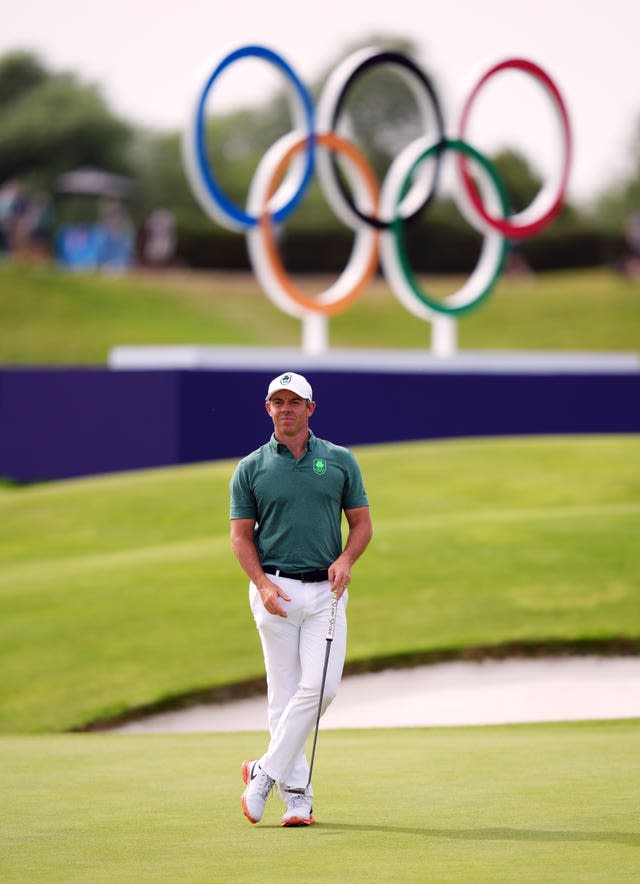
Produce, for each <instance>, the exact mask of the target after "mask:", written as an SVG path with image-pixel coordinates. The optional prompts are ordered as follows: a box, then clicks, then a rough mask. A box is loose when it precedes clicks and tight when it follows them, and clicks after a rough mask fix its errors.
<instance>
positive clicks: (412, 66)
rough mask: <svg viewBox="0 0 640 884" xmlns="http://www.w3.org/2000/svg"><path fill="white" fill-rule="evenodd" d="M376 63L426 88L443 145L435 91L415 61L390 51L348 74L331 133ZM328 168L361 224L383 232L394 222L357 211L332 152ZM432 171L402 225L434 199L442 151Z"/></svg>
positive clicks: (441, 126)
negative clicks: (348, 98)
mask: <svg viewBox="0 0 640 884" xmlns="http://www.w3.org/2000/svg"><path fill="white" fill-rule="evenodd" d="M379 64H395V65H398V66H399V67H403V68H406V69H407V70H409V71H411V73H412V74H414V75H415V76H416V77H417V78H418V79H419V80H420V81H421V83H422V84H423V86H424V87H425V89H426V90H427V92H428V94H429V97H430V98H431V102H432V104H433V109H434V111H435V117H436V127H437V129H438V137H437V141H438V142H443V141H444V139H445V131H444V116H443V113H442V108H441V107H440V101H439V99H438V95H437V93H436V90H435V88H434V86H433V84H432V82H431V80H430V79H429V77H427V75H426V74H425V72H424V71H423V70H422V68H420V67H419V66H418V65H417V64H416V63H415V62H414V61H412V60H411V59H410V58H408V57H407V56H406V55H403V54H402V53H401V52H394V51H392V50H382V51H381V52H376V53H375V55H370V56H369V57H368V58H365V60H364V61H363V62H361V64H359V65H358V66H357V67H356V68H354V70H353V71H352V72H351V74H350V76H349V78H348V80H347V81H346V83H345V84H344V86H343V87H342V91H341V92H340V95H339V96H338V100H337V101H336V104H335V108H334V111H333V117H332V119H331V130H332V131H333V132H335V131H336V124H337V122H338V117H339V116H340V111H341V110H342V107H343V105H344V101H345V96H346V94H347V90H348V89H349V88H350V87H351V86H352V85H353V83H354V81H355V80H356V79H357V77H359V76H360V75H361V74H363V73H364V72H365V71H366V70H367V69H368V68H371V67H375V66H376V65H379ZM330 161H331V166H332V169H333V173H334V175H335V177H336V181H337V182H338V187H339V188H340V192H341V194H342V196H343V198H344V200H345V202H346V203H347V205H348V206H349V208H350V209H351V211H352V212H355V214H356V215H357V216H358V218H360V220H361V221H365V222H366V223H367V224H369V225H370V226H371V227H376V228H377V229H378V230H386V229H387V228H389V227H390V226H391V224H392V223H393V222H392V221H382V220H381V219H380V218H376V217H375V216H373V215H367V214H366V213H365V212H361V211H360V209H359V208H358V207H357V206H356V204H355V203H354V201H353V199H352V197H351V194H350V193H349V191H348V189H347V188H346V187H345V185H344V182H343V181H342V177H341V176H340V174H339V167H338V160H337V159H336V156H335V154H334V153H333V151H332V152H331V156H330ZM435 164H436V166H435V171H434V173H433V182H432V185H431V190H430V191H429V193H428V194H427V197H426V199H425V201H424V202H423V204H422V205H421V206H419V207H418V208H417V209H416V210H415V212H414V213H413V214H412V215H409V216H408V217H407V218H403V219H402V220H403V221H404V222H411V221H413V220H414V219H415V218H417V217H418V215H420V213H421V212H422V211H423V210H424V209H425V208H426V207H427V206H428V205H429V203H430V202H431V201H432V200H433V198H434V196H435V195H436V191H437V190H438V179H439V177H440V169H441V166H442V152H441V151H439V152H438V156H437V157H436V159H435Z"/></svg>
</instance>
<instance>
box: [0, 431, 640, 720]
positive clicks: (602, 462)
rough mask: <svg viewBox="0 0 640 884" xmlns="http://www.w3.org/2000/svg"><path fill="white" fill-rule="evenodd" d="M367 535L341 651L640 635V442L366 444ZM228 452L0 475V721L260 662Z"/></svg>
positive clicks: (112, 701)
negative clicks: (175, 462)
mask: <svg viewBox="0 0 640 884" xmlns="http://www.w3.org/2000/svg"><path fill="white" fill-rule="evenodd" d="M357 453H358V456H359V459H360V461H361V463H362V466H363V469H364V472H365V475H366V477H367V485H368V491H369V494H370V498H371V504H372V508H373V516H374V522H375V531H376V533H375V538H374V542H373V544H372V546H371V547H370V549H369V550H368V551H367V554H366V555H365V556H364V558H363V559H362V561H361V562H360V563H358V565H357V567H356V569H355V572H354V580H353V585H352V591H351V600H350V603H349V616H350V639H349V652H348V653H349V658H350V659H351V660H364V659H368V658H372V657H379V656H388V655H395V654H401V655H402V654H405V655H406V654H410V653H412V652H416V651H418V652H425V651H429V650H434V649H438V648H460V649H463V648H465V647H468V646H470V645H494V644H500V643H504V642H512V641H544V640H549V639H574V640H580V639H585V638H591V639H608V638H612V637H617V636H628V637H631V638H635V639H638V638H639V637H640V609H639V608H638V605H637V593H638V574H640V546H639V545H638V543H637V538H638V535H639V533H640V530H639V529H640V468H639V467H640V442H639V441H638V439H637V438H635V437H626V438H625V437H621V438H617V437H603V438H597V437H596V438H589V437H584V438H579V439H571V438H568V439H563V438H553V439H552V438H547V439H536V440H533V439H499V440H468V441H455V442H429V443H411V444H399V445H388V446H372V447H368V448H363V449H360V450H359V451H358V452H357ZM232 466H233V465H232V464H231V463H226V462H223V463H214V464H205V465H198V466H189V467H180V468H173V469H167V470H156V471H153V470H152V471H146V472H142V473H138V474H123V475H116V476H106V477H99V478H94V479H83V480H76V481H69V482H60V483H52V484H50V485H43V486H35V487H26V488H3V489H2V488H0V519H1V521H2V525H3V531H2V535H1V536H0V559H1V560H2V562H3V568H2V571H1V572H0V668H1V670H2V672H3V679H2V682H1V686H0V691H1V693H0V707H1V710H2V712H1V719H0V729H1V730H4V731H43V730H59V729H65V728H69V727H72V726H76V725H80V724H82V723H83V722H87V721H88V720H92V719H95V718H98V717H100V716H105V715H110V714H116V713H119V712H121V711H123V710H125V709H127V708H131V707H135V706H139V705H142V704H146V703H151V702H155V701H158V700H159V699H161V698H162V697H166V696H169V695H175V694H181V693H185V692H189V691H193V690H195V689H199V688H203V687H206V686H211V685H221V684H225V683H229V682H234V681H237V680H241V679H246V678H249V677H255V676H259V675H260V674H261V672H262V662H261V656H260V650H259V646H258V642H257V639H256V635H255V630H254V628H253V627H252V625H251V621H250V616H249V612H248V607H247V603H246V584H245V579H244V577H243V575H242V573H241V572H240V569H239V568H238V566H237V565H236V563H235V562H234V561H233V559H232V556H231V554H230V551H229V546H228V523H227V495H228V479H229V476H230V472H231V469H232Z"/></svg>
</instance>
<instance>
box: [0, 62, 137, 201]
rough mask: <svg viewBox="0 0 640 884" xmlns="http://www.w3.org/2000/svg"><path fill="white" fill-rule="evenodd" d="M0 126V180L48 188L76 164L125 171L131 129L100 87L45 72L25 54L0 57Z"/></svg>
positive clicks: (71, 77)
mask: <svg viewBox="0 0 640 884" xmlns="http://www.w3.org/2000/svg"><path fill="white" fill-rule="evenodd" d="M54 122H55V124H53V123H54ZM0 131H1V132H2V139H0V181H5V180H7V179H9V178H16V177H19V178H22V179H23V180H25V182H27V183H28V184H29V185H31V186H33V187H38V188H47V189H50V188H51V187H52V185H53V182H54V181H55V179H56V177H57V176H58V175H59V174H60V173H62V172H65V171H68V170H70V169H72V168H74V167H76V166H82V165H95V166H100V167H103V168H105V169H107V170H109V171H113V172H121V173H126V172H127V171H128V170H129V163H128V159H127V153H128V149H129V145H130V138H131V129H130V127H129V126H128V125H127V124H125V123H124V122H122V121H121V120H119V119H118V118H117V117H115V116H114V115H113V114H112V113H111V111H110V110H109V109H108V107H107V106H106V104H105V102H104V101H103V99H102V97H101V95H100V93H99V91H98V90H97V89H96V88H95V87H94V86H90V85H86V84H83V83H81V82H80V81H79V80H78V79H77V78H76V77H74V76H73V75H71V74H52V73H49V72H47V71H46V70H45V68H44V67H43V65H42V64H41V63H40V62H39V60H38V59H37V58H36V57H35V56H32V55H29V54H27V53H20V54H16V53H14V54H12V55H9V56H5V57H4V58H3V59H0Z"/></svg>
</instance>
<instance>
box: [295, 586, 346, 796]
mask: <svg viewBox="0 0 640 884" xmlns="http://www.w3.org/2000/svg"><path fill="white" fill-rule="evenodd" d="M332 595H333V601H332V602H331V613H330V614H329V629H328V630H327V647H326V650H325V652H324V666H323V668H322V681H321V683H320V699H319V701H318V715H317V716H316V729H315V731H314V734H313V746H312V748H311V762H310V764H309V779H308V780H307V786H306V788H305V789H289V791H290V792H297V793H299V794H300V795H304V794H305V793H306V791H307V789H308V788H309V786H310V785H311V776H312V774H313V762H314V761H315V757H316V746H317V744H318V729H319V727H320V716H321V715H322V698H323V696H324V684H325V682H326V680H327V667H328V666H329V654H330V653H331V642H332V641H333V633H334V632H335V629H336V613H337V610H338V599H337V597H336V595H335V593H332Z"/></svg>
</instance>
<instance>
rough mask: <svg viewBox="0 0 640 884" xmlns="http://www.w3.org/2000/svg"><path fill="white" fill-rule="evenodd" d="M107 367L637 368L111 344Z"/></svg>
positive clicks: (572, 361) (637, 366)
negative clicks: (112, 345)
mask: <svg viewBox="0 0 640 884" xmlns="http://www.w3.org/2000/svg"><path fill="white" fill-rule="evenodd" d="M108 365H109V368H111V369H120V370H123V369H127V370H132V369H136V370H149V369H214V368H218V369H226V370H228V369H232V368H236V369H240V370H242V369H244V370H251V369H258V370H262V369H264V370H269V371H274V372H278V371H285V370H296V371H305V370H306V371H310V370H313V369H316V370H317V369H324V370H327V371H367V372H372V371H373V372H376V371H379V372H383V373H389V372H425V373H428V372H441V373H451V372H490V373H496V372H498V373H511V372H516V373H518V372H524V373H533V374H573V373H576V372H577V373H584V372H587V373H594V374H600V373H611V372H613V373H616V372H638V371H640V355H639V354H637V353H624V352H620V353H617V352H616V353H613V352H612V353H597V352H570V351H562V352H556V351H548V350H531V351H518V350H513V351H511V350H484V351H472V350H468V351H458V352H456V354H455V355H453V356H447V357H442V356H441V357H438V356H434V355H433V354H432V353H431V352H430V351H429V350H426V349H425V350H392V349H388V350H369V349H361V350H357V349H355V350H354V349H350V350H340V349H335V350H329V351H326V352H324V353H318V354H309V353H306V352H304V351H303V350H300V349H297V348H295V347H208V346H202V345H198V344H193V345H175V346H151V345H149V346H143V347H129V346H118V347H113V348H112V350H111V351H110V353H109V360H108Z"/></svg>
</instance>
